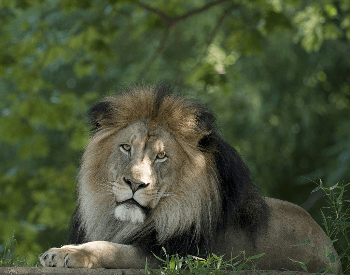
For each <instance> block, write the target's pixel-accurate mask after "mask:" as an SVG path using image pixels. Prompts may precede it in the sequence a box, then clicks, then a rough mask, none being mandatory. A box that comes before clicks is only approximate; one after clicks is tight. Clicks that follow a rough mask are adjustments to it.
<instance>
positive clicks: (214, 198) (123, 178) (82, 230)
mask: <svg viewBox="0 0 350 275" xmlns="http://www.w3.org/2000/svg"><path fill="white" fill-rule="evenodd" d="M89 115H90V117H91V119H92V123H93V124H94V126H95V130H94V134H93V136H92V137H91V139H90V142H89V144H88V145H87V148H86V151H85V153H84V155H83V158H82V164H81V169H80V173H79V177H78V178H79V183H78V207H77V211H76V213H75V215H74V217H73V219H72V233H71V237H70V240H69V241H70V242H71V243H80V242H83V241H95V240H108V241H112V242H117V243H130V242H139V243H145V242H146V243H147V244H148V245H150V246H151V247H154V245H155V243H156V245H161V246H167V248H168V250H169V249H170V253H172V252H178V253H179V252H180V250H181V249H183V250H184V251H186V252H188V250H189V249H188V247H189V246H190V247H192V246H193V248H194V247H196V246H197V245H201V244H203V245H207V244H208V243H209V242H210V240H211V239H212V237H213V235H215V232H216V231H217V230H221V229H224V227H225V225H226V224H227V223H228V222H230V221H235V222H236V223H237V225H240V226H241V227H242V228H246V230H247V232H248V233H249V234H254V232H255V231H256V230H257V229H258V228H259V225H261V224H262V223H261V220H262V219H266V217H263V216H264V215H265V214H266V212H267V211H266V205H265V204H264V202H263V200H262V199H261V197H260V195H259V192H258V191H257V189H256V187H255V186H254V185H253V184H252V183H251V178H250V174H249V169H248V168H247V166H246V165H245V163H244V161H243V160H242V159H241V157H240V156H239V155H238V153H237V152H236V151H235V150H234V149H233V148H232V147H230V146H229V145H228V144H227V143H225V142H224V141H223V140H222V139H221V138H220V137H219V135H218V134H217V133H216V131H215V127H214V121H215V117H214V115H213V114H212V113H211V112H210V111H209V110H208V109H206V108H205V107H204V106H203V105H202V104H200V103H198V102H196V101H193V100H190V99H185V98H183V97H182V96H179V95H174V94H172V93H170V92H169V90H168V89H167V88H166V87H165V86H161V87H158V88H155V87H148V88H139V87H137V88H133V89H130V90H129V91H128V92H125V93H123V94H121V95H118V96H116V97H108V98H106V99H105V100H104V101H103V102H101V103H99V104H97V105H95V106H94V107H93V108H92V109H91V110H90V112H89ZM154 238H155V239H154ZM152 239H153V240H152ZM152 242H153V243H152ZM154 242H155V243H154ZM184 247H185V248H184Z"/></svg>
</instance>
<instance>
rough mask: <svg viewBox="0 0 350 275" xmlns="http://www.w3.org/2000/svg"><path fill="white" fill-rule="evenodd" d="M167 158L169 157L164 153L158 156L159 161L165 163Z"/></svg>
mask: <svg viewBox="0 0 350 275" xmlns="http://www.w3.org/2000/svg"><path fill="white" fill-rule="evenodd" d="M166 158H167V155H166V154H165V152H164V151H163V152H160V153H158V154H157V160H158V161H164V160H165V159H166Z"/></svg>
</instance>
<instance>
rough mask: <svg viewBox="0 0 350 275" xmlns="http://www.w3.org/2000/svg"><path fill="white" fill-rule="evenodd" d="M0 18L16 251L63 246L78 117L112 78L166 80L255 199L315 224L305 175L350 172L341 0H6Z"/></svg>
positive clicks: (110, 86)
mask: <svg viewBox="0 0 350 275" xmlns="http://www.w3.org/2000/svg"><path fill="white" fill-rule="evenodd" d="M0 26H1V27H0V99H1V100H0V133H1V134H0V149H1V152H2V153H1V154H0V163H1V165H0V220H1V221H5V222H1V223H0V243H4V242H7V241H9V240H11V238H12V236H13V232H14V231H15V237H16V239H17V240H18V246H17V248H16V249H15V254H16V255H21V256H25V255H27V253H28V252H29V253H31V254H32V255H35V253H41V252H43V251H44V250H45V249H47V248H48V247H49V246H53V245H55V246H59V245H62V244H63V243H64V232H65V228H66V226H67V224H68V221H69V218H70V215H71V214H72V212H73V211H74V207H75V203H76V202H75V191H74V190H75V176H76V173H77V168H78V165H79V158H80V156H81V152H82V151H83V150H84V146H85V145H86V143H87V141H88V136H89V134H88V130H89V127H90V126H88V125H86V124H85V123H84V121H85V117H84V114H85V113H86V111H87V110H88V108H89V107H90V106H92V104H94V103H95V102H97V101H98V100H99V99H101V98H102V97H103V96H106V95H110V94H113V93H117V92H119V91H120V90H121V89H122V88H121V87H123V86H124V84H125V83H131V82H140V81H145V82H148V81H149V82H151V83H154V82H158V81H159V80H161V79H165V78H171V79H172V80H174V82H175V83H176V84H178V86H179V87H180V88H181V91H183V92H184V93H186V94H187V96H189V97H193V98H195V99H197V100H200V101H201V102H203V103H204V104H206V105H207V106H208V107H210V108H211V109H213V110H214V111H215V113H217V115H218V125H219V127H220V129H221V132H222V135H223V136H224V137H225V138H226V139H227V140H228V141H229V142H230V143H231V144H232V145H234V146H235V147H236V148H237V149H238V150H239V151H240V152H241V153H242V154H243V156H244V158H245V159H246V160H247V162H248V164H249V166H250V168H251V170H252V173H253V177H254V180H255V181H256V182H257V184H258V185H259V187H260V188H261V190H262V191H263V192H264V194H265V195H267V196H272V197H278V198H281V199H286V200H289V201H293V202H295V203H298V204H301V205H303V206H304V207H305V208H307V209H310V207H311V206H312V208H311V209H310V212H311V214H312V215H313V216H314V217H315V218H316V219H317V220H318V221H319V222H321V221H322V214H319V213H317V209H320V207H322V206H323V205H322V204H321V203H319V202H316V203H315V200H314V197H312V196H313V195H315V194H312V195H311V196H310V197H308V194H309V191H311V190H312V189H313V183H312V181H313V180H317V179H319V178H322V179H323V180H324V182H340V183H341V182H343V181H345V182H349V181H350V176H349V175H350V173H349V167H350V147H349V144H350V112H349V109H350V69H349V60H350V55H349V53H350V45H349V39H350V4H349V1H348V0H337V1H336V0H320V1H307V2H305V1H295V0H287V1H281V0H274V1H271V0H259V1H240V0H236V1H224V0H221V1H219V0H218V1H217V2H211V1H206V0H199V1H185V0H179V1H173V2H171V3H169V1H164V0H159V1H152V2H150V1H148V2H147V1H132V0H123V1H110V0H94V1H91V0H88V1H71V0H49V1H43V0H32V1H17V0H6V1H0ZM326 188H329V187H326ZM337 207H339V205H338V206H337ZM337 222H338V223H339V222H344V221H343V220H337ZM326 226H330V225H328V224H327V225H326ZM344 226H345V225H344V224H342V225H341V228H342V227H344ZM327 230H328V229H327ZM343 242H345V241H343ZM343 244H344V243H343ZM336 245H337V243H336ZM344 245H346V244H344Z"/></svg>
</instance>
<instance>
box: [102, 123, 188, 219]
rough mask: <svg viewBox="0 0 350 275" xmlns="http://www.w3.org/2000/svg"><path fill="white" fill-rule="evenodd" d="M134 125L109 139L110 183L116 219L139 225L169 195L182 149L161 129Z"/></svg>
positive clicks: (179, 164)
mask: <svg viewBox="0 0 350 275" xmlns="http://www.w3.org/2000/svg"><path fill="white" fill-rule="evenodd" d="M149 128H150V127H148V126H147V125H146V123H144V122H136V123H134V124H132V125H130V126H128V127H126V128H125V129H122V130H121V131H119V132H118V133H117V135H115V137H112V139H114V141H113V144H114V146H113V151H112V153H111V154H110V156H109V158H108V169H109V181H110V183H111V184H112V186H113V187H112V192H113V195H114V198H113V199H114V200H115V213H114V214H115V217H116V218H117V219H119V220H121V221H131V222H133V223H142V222H144V220H145V218H146V214H147V213H148V211H149V210H151V209H154V208H156V207H157V205H158V203H159V201H160V200H161V199H162V198H164V197H166V196H168V195H170V193H169V189H170V185H176V177H174V176H175V175H174V172H176V171H177V170H179V169H180V168H181V163H179V161H178V160H179V159H181V157H180V155H181V151H182V150H181V147H180V146H179V145H178V144H177V142H176V141H175V139H174V138H173V137H172V136H171V135H170V134H169V133H168V132H167V131H166V130H165V129H164V128H162V127H161V126H157V127H154V129H153V130H150V129H149Z"/></svg>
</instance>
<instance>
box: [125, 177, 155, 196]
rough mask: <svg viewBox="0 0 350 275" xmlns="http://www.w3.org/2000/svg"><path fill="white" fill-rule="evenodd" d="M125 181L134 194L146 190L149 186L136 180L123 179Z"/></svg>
mask: <svg viewBox="0 0 350 275" xmlns="http://www.w3.org/2000/svg"><path fill="white" fill-rule="evenodd" d="M123 180H124V182H125V183H126V184H127V185H128V186H129V187H130V189H131V190H132V192H133V193H135V192H136V191H137V190H139V189H142V188H146V187H147V186H148V185H149V183H144V182H142V181H138V180H135V179H127V178H123Z"/></svg>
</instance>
